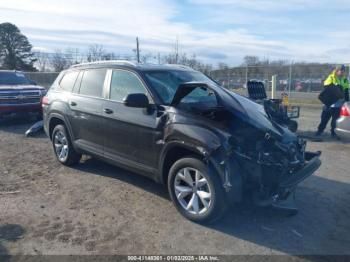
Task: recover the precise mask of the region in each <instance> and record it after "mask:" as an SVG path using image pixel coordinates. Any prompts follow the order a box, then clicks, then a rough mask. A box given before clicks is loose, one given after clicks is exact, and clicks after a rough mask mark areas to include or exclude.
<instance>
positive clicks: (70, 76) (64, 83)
mask: <svg viewBox="0 0 350 262" xmlns="http://www.w3.org/2000/svg"><path fill="white" fill-rule="evenodd" d="M78 74H79V72H78V71H72V72H67V73H66V74H65V75H64V76H63V78H62V79H61V81H60V88H61V89H63V90H65V91H69V92H71V91H72V89H73V86H74V84H75V81H76V80H77V77H78Z"/></svg>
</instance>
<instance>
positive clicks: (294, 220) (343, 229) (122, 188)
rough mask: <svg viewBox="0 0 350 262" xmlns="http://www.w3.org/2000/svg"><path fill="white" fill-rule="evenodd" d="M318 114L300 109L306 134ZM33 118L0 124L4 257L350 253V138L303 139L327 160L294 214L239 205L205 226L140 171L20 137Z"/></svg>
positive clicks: (0, 244)
mask: <svg viewBox="0 0 350 262" xmlns="http://www.w3.org/2000/svg"><path fill="white" fill-rule="evenodd" d="M319 113H320V112H319V110H316V109H305V108H303V109H302V117H301V118H300V123H299V124H300V125H301V127H300V129H301V133H302V134H303V135H308V134H309V133H310V132H311V131H313V130H314V129H315V126H316V125H317V122H318V121H319ZM31 123H32V122H31V120H30V119H20V118H17V119H11V120H9V119H7V120H5V121H3V122H1V123H0V254H188V253H190V254H216V255H219V254H294V255H307V254H350V249H349V247H350V219H349V217H350V172H349V165H350V145H349V144H344V143H342V142H338V141H333V140H331V139H330V138H329V135H326V136H325V139H324V141H323V142H311V141H310V142H309V144H308V148H309V149H310V150H322V152H323V154H322V161H323V165H322V166H321V168H320V169H319V171H318V172H317V173H316V174H315V175H314V176H312V177H310V178H308V179H307V180H306V181H304V182H303V183H302V184H301V185H300V187H299V189H298V194H297V204H298V206H299V207H300V211H299V214H298V215H296V216H293V217H287V216H286V215H285V214H283V213H281V212H279V211H276V210H270V209H259V208H255V207H253V206H250V205H241V206H238V207H236V208H233V209H232V210H231V211H230V212H229V213H228V214H227V215H226V217H225V218H224V219H223V220H221V221H219V222H217V223H216V224H214V225H211V226H202V225H198V224H194V223H192V222H190V221H188V220H186V219H184V218H183V217H181V216H180V215H179V213H178V212H177V211H176V210H175V208H174V207H173V205H172V203H171V202H170V200H169V198H168V196H167V193H166V191H165V190H164V188H163V187H162V186H161V185H158V184H156V183H154V182H153V181H151V180H148V179H146V178H144V177H141V176H139V175H135V174H132V173H129V172H127V171H124V170H121V169H119V168H117V167H113V166H110V165H108V164H105V163H102V162H100V161H97V160H94V159H91V158H88V157H84V159H83V160H82V161H81V163H80V164H79V165H78V166H76V167H74V168H66V167H63V166H62V165H60V164H59V163H58V162H57V161H56V160H55V158H54V155H53V152H52V148H51V144H50V142H49V140H48V139H47V138H46V137H45V135H44V134H42V135H40V136H37V137H34V138H25V137H24V135H23V134H24V131H25V130H26V129H27V128H28V127H29V126H30V125H31ZM0 260H1V259H0Z"/></svg>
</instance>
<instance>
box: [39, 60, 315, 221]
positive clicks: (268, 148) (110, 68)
mask: <svg viewBox="0 0 350 262" xmlns="http://www.w3.org/2000/svg"><path fill="white" fill-rule="evenodd" d="M42 104H43V113H44V128H45V131H46V133H47V135H48V136H49V137H50V139H51V140H52V145H53V149H54V152H55V154H56V157H57V159H58V161H60V162H61V163H62V164H64V165H73V164H76V163H78V162H79V160H80V158H81V155H82V154H89V155H91V156H93V157H96V158H100V159H103V160H105V161H108V162H110V163H112V164H116V165H118V166H121V167H123V168H126V169H129V170H131V171H134V172H137V173H140V174H142V175H145V176H149V177H151V178H153V179H154V180H155V181H157V182H160V183H164V184H166V185H167V187H168V191H169V194H170V196H171V199H172V201H173V202H174V205H175V206H176V208H177V209H178V210H179V212H180V213H181V214H183V215H184V216H185V217H187V218H188V219H191V220H193V221H196V222H210V221H213V220H215V219H217V218H219V217H220V216H221V215H222V214H223V213H224V211H225V210H226V207H227V206H228V205H227V204H228V202H233V203H237V202H241V201H242V199H243V195H246V194H244V193H245V192H248V193H249V194H248V195H250V196H251V197H252V199H253V200H254V202H255V203H256V204H258V205H260V206H261V205H263V206H271V205H279V204H283V203H284V201H286V200H287V199H289V198H291V197H292V196H293V193H294V190H295V188H296V186H297V184H298V183H300V182H301V181H303V180H304V179H305V178H307V177H308V176H310V175H311V174H312V173H313V172H314V171H315V170H317V168H318V167H319V166H320V164H321V162H320V160H319V153H311V152H306V151H305V147H306V142H305V141H304V140H302V139H300V138H298V137H297V136H296V135H295V134H293V133H291V132H290V131H289V130H288V129H286V128H284V127H281V126H279V125H278V124H276V123H274V122H273V120H271V119H270V118H269V117H268V116H267V115H266V113H265V111H264V109H263V108H262V107H261V106H260V105H258V104H256V103H254V102H252V101H250V100H248V99H247V98H245V97H242V96H240V95H237V94H235V93H233V92H231V91H229V90H226V89H224V88H222V87H220V86H218V85H217V83H215V82H213V81H212V80H211V79H209V78H208V77H206V76H205V75H203V74H202V73H200V72H197V71H194V70H192V69H190V68H188V67H184V66H179V65H141V64H134V63H132V62H128V61H109V62H98V63H88V64H81V65H76V66H73V67H71V68H70V69H68V70H66V71H63V72H62V73H61V74H60V75H59V76H58V78H57V79H56V81H55V82H54V84H53V85H52V87H51V88H50V90H49V92H48V93H47V95H46V96H45V97H44V99H43V103H42Z"/></svg>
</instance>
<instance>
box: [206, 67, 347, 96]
mask: <svg viewBox="0 0 350 262" xmlns="http://www.w3.org/2000/svg"><path fill="white" fill-rule="evenodd" d="M335 66H336V65H331V64H327V65H324V64H290V65H276V66H272V65H266V66H265V65H263V66H246V67H233V68H226V69H221V70H214V71H212V72H211V74H210V76H211V77H212V78H213V79H215V80H216V81H217V82H219V83H220V84H221V85H222V86H224V87H226V88H229V89H241V88H244V87H245V86H246V83H247V81H249V80H257V81H262V82H264V84H265V86H266V89H267V90H270V88H271V79H272V76H273V75H277V91H284V92H289V93H291V92H319V91H321V90H322V88H323V81H324V80H325V79H326V78H327V77H328V75H329V74H330V73H331V72H332V71H333V70H334V68H335ZM346 67H347V72H346V74H347V75H349V64H348V65H347V66H346Z"/></svg>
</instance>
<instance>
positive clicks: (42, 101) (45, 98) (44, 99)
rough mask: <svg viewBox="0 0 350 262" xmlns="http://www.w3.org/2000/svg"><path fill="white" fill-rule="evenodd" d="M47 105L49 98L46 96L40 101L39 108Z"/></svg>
mask: <svg viewBox="0 0 350 262" xmlns="http://www.w3.org/2000/svg"><path fill="white" fill-rule="evenodd" d="M48 104H49V98H48V97H47V96H44V97H43V98H42V99H41V106H47V105H48Z"/></svg>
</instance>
